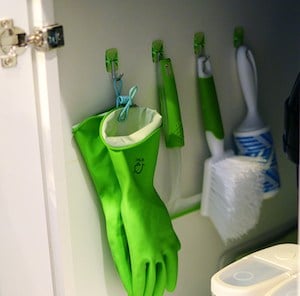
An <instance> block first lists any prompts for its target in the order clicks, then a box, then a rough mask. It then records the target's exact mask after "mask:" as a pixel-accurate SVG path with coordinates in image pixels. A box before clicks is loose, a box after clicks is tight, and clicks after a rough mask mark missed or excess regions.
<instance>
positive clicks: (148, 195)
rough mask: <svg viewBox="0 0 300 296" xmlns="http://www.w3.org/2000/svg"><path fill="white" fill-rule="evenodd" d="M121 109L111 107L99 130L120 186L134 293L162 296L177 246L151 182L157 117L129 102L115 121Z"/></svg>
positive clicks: (170, 285) (172, 283)
mask: <svg viewBox="0 0 300 296" xmlns="http://www.w3.org/2000/svg"><path fill="white" fill-rule="evenodd" d="M119 113H120V110H115V111H113V112H112V113H110V114H109V115H107V117H105V119H104V120H103V121H102V123H101V126H100V135H101V137H102V138H103V142H104V143H105V144H106V145H107V147H108V149H109V153H110V156H111V160H112V162H113V165H114V168H115V173H116V175H117V178H118V180H119V183H120V186H121V191H122V201H121V214H122V219H123V223H124V227H125V231H126V235H127V240H128V246H129V252H130V260H131V270H132V286H133V295H134V296H161V295H163V293H164V291H165V289H167V290H168V291H173V290H174V289H175V287H176V282H177V272H178V255H177V253H178V250H179V249H180V242H179V240H178V238H177V236H176V234H175V232H174V230H173V227H172V223H171V219H170V216H169V214H168V211H167V209H166V207H165V205H164V203H163V202H162V200H161V199H160V197H159V196H158V194H157V192H156V190H155V189H154V186H153V178H154V172H155V166H156V160H157V154H158V147H159V140H160V127H161V116H160V115H159V114H158V113H157V112H156V111H154V110H151V109H148V108H142V107H132V108H130V109H129V113H128V117H127V119H126V120H125V121H118V116H119Z"/></svg>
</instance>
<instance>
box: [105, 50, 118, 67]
mask: <svg viewBox="0 0 300 296" xmlns="http://www.w3.org/2000/svg"><path fill="white" fill-rule="evenodd" d="M105 66H106V71H107V72H113V71H117V70H118V67H119V57H118V50H117V49H116V48H109V49H107V50H106V51H105Z"/></svg>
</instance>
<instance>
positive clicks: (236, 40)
mask: <svg viewBox="0 0 300 296" xmlns="http://www.w3.org/2000/svg"><path fill="white" fill-rule="evenodd" d="M242 44H244V28H243V27H236V28H235V29H234V32H233V45H234V47H235V48H238V47H239V46H241V45H242Z"/></svg>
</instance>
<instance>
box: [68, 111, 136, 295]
mask: <svg viewBox="0 0 300 296" xmlns="http://www.w3.org/2000/svg"><path fill="white" fill-rule="evenodd" d="M105 115H106V113H103V114H99V115H95V116H91V117H88V118H87V119H85V120H84V121H82V122H81V123H79V124H77V125H76V126H74V127H73V130H72V132H73V135H74V138H75V140H76V142H77V145H78V147H79V150H80V152H81V155H82V157H83V159H84V161H85V164H86V167H87V169H88V171H89V174H90V176H91V179H92V181H93V183H94V186H95V189H96V192H97V195H98V197H99V200H100V202H101V205H102V209H103V212H104V216H105V221H106V232H107V238H108V243H109V246H110V250H111V254H112V257H113V260H114V262H115V265H116V268H117V271H118V273H119V276H120V278H121V280H122V283H123V285H124V287H125V289H126V291H127V293H128V295H132V284H131V283H132V274H131V265H130V254H129V250H128V241H127V237H126V232H125V229H124V224H123V220H122V217H121V189H120V185H119V182H118V179H117V177H116V174H115V171H114V167H113V164H112V162H111V159H110V156H109V153H108V150H107V148H106V146H105V145H104V143H103V142H102V140H101V138H100V137H99V126H100V123H101V121H102V119H103V117H104V116H105Z"/></svg>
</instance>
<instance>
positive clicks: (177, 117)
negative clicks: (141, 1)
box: [151, 40, 197, 218]
mask: <svg viewBox="0 0 300 296" xmlns="http://www.w3.org/2000/svg"><path fill="white" fill-rule="evenodd" d="M151 52H152V61H153V62H154V63H155V68H156V79H157V88H158V97H159V101H160V112H161V114H162V119H163V134H164V139H165V144H166V147H167V148H170V149H168V158H169V159H168V162H169V163H170V180H171V186H170V188H171V192H170V193H169V198H168V200H167V207H168V210H169V212H170V214H171V215H172V217H173V218H175V217H178V216H181V215H183V214H186V213H188V212H190V211H192V210H194V209H195V205H194V203H191V200H190V199H187V198H181V193H180V191H181V190H180V188H181V187H180V181H181V171H182V168H181V166H182V157H181V150H182V149H181V148H182V147H183V146H184V132H183V126H182V121H181V113H180V107H179V100H178V93H177V88H176V82H175V77H174V72H173V67H172V63H171V59H169V58H166V57H165V55H164V48H163V41H162V40H154V41H153V42H152V50H151ZM192 202H193V201H192ZM196 207H197V206H196Z"/></svg>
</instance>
